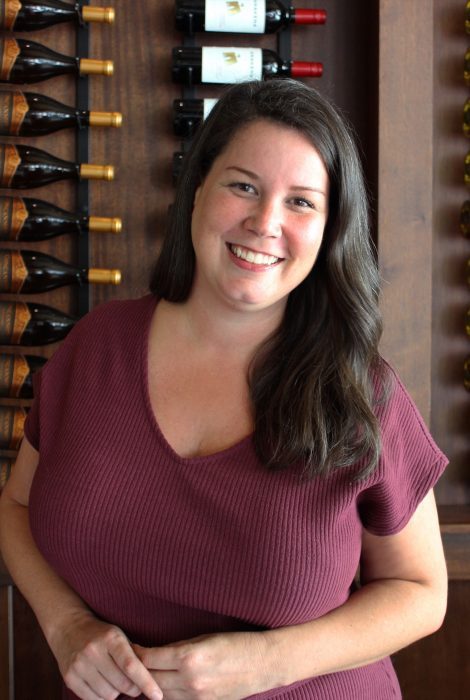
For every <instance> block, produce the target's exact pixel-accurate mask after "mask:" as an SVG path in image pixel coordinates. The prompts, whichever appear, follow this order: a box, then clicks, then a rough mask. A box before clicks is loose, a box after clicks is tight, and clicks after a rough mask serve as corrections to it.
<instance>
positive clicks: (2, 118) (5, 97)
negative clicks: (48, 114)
mask: <svg viewBox="0 0 470 700" xmlns="http://www.w3.org/2000/svg"><path fill="white" fill-rule="evenodd" d="M28 110H29V106H28V103H27V101H26V98H25V96H24V95H23V93H22V92H6V91H2V92H0V134H7V135H8V136H18V134H19V133H20V129H21V125H22V123H23V120H24V118H25V114H27V112H28Z"/></svg>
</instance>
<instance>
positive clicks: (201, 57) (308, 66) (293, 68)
mask: <svg viewBox="0 0 470 700" xmlns="http://www.w3.org/2000/svg"><path fill="white" fill-rule="evenodd" d="M172 58H173V65H172V77H173V81H174V82H175V83H182V84H184V85H188V86H190V87H191V86H192V85H195V84H199V83H226V84H227V83H238V82H241V81H243V80H261V79H262V78H274V77H283V76H288V75H291V76H293V77H294V78H307V77H311V78H319V77H320V76H321V75H322V73H323V64H322V63H317V62H313V61H284V60H283V59H282V58H281V57H280V56H279V55H278V54H277V53H275V52H274V51H271V49H260V48H241V47H236V46H233V47H232V46H178V47H175V48H174V49H173V51H172Z"/></svg>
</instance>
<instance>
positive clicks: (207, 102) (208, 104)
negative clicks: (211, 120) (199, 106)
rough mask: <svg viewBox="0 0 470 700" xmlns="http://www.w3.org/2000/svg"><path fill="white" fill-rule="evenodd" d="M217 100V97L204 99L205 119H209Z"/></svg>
mask: <svg viewBox="0 0 470 700" xmlns="http://www.w3.org/2000/svg"><path fill="white" fill-rule="evenodd" d="M217 101H218V100H217V98H215V97H205V98H204V103H203V118H204V119H207V117H208V116H209V113H210V112H211V110H212V108H213V106H214V105H215V103H216V102H217Z"/></svg>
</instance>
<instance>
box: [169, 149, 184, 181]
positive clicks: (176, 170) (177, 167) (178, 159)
mask: <svg viewBox="0 0 470 700" xmlns="http://www.w3.org/2000/svg"><path fill="white" fill-rule="evenodd" d="M183 159H184V153H183V151H175V152H174V153H173V160H172V169H171V176H172V180H173V184H174V185H176V182H177V180H178V178H179V176H180V172H181V168H182V166H183Z"/></svg>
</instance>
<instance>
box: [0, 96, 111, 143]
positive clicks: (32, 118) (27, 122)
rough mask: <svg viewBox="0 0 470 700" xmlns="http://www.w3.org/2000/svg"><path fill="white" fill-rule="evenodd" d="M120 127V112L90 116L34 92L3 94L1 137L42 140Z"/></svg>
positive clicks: (0, 121)
mask: <svg viewBox="0 0 470 700" xmlns="http://www.w3.org/2000/svg"><path fill="white" fill-rule="evenodd" d="M121 124H122V114H121V113H120V112H90V111H88V110H85V109H76V108H75V107H68V106H67V105H64V104H62V103H61V102H58V101H57V100H53V99H52V97H48V96H47V95H39V94H37V93H35V92H21V91H20V90H0V135H1V136H42V135H43V134H51V133H53V132H54V131H59V129H71V128H81V127H88V126H114V127H120V126H121Z"/></svg>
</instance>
